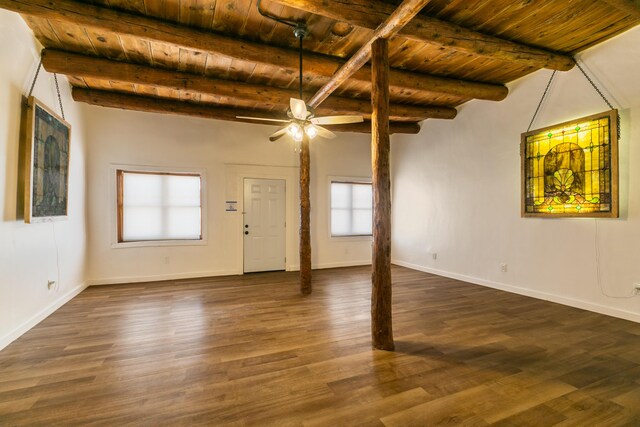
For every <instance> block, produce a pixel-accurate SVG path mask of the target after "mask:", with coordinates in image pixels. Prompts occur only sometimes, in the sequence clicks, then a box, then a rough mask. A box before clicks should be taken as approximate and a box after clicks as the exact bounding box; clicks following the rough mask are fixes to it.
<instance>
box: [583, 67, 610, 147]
mask: <svg viewBox="0 0 640 427" xmlns="http://www.w3.org/2000/svg"><path fill="white" fill-rule="evenodd" d="M576 65H577V66H578V69H579V70H580V71H581V72H582V75H583V76H584V77H585V78H586V79H587V80H588V81H589V83H590V84H591V86H592V87H593V88H594V89H595V91H596V92H598V95H600V98H602V99H603V100H604V102H606V103H607V105H608V106H609V108H611V109H612V110H615V108H614V107H613V105H612V104H611V102H609V100H608V99H607V97H606V96H604V94H603V93H602V91H601V90H600V88H599V87H598V86H597V85H596V84H595V83H594V81H593V80H591V77H589V75H588V74H587V72H586V71H584V68H582V67H581V66H580V63H579V62H578V60H576ZM617 117H618V120H617V123H616V127H617V133H618V140H620V128H621V125H620V114H618V115H617Z"/></svg>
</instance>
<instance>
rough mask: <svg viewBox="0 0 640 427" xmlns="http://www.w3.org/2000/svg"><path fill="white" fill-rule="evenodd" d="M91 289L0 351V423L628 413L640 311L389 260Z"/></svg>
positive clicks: (387, 420) (521, 422)
mask: <svg viewBox="0 0 640 427" xmlns="http://www.w3.org/2000/svg"><path fill="white" fill-rule="evenodd" d="M392 273H393V292H394V304H393V312H394V325H393V328H394V333H395V342H396V351H395V352H384V351H374V350H372V349H371V338H370V329H369V328H370V298H371V282H370V267H350V268H342V269H332V270H320V271H315V272H314V291H313V294H312V295H310V296H306V297H304V296H301V295H300V294H299V289H298V288H299V287H298V274H297V273H285V272H275V273H257V274H247V275H244V276H233V277H218V278H206V279H194V280H180V281H166V282H158V283H145V284H131V285H114V286H101V287H91V288H88V289H87V290H85V291H84V292H82V293H81V294H80V295H79V296H77V297H76V298H75V299H73V300H72V301H70V302H69V303H68V304H66V305H65V306H63V307H62V308H61V309H60V310H58V311H57V312H56V313H54V314H53V315H51V316H50V317H49V318H47V319H46V320H45V321H43V322H42V323H40V324H39V325H38V326H36V327H35V328H33V329H32V330H31V331H29V332H28V333H26V334H25V335H24V336H22V337H21V338H19V339H18V340H17V341H16V342H14V343H12V344H11V345H10V346H8V347H7V348H6V349H5V350H3V351H2V352H0V425H1V426H11V425H86V424H90V425H111V426H112V425H118V426H121V425H154V426H155V425H237V426H269V425H274V426H337V425H344V426H356V425H364V426H382V425H384V426H412V425H416V426H432V425H473V426H485V425H498V426H552V425H553V426H586V425H589V426H591V425H600V426H638V425H640V392H639V390H640V351H639V350H638V349H639V348H640V324H637V323H633V322H628V321H624V320H620V319H615V318H612V317H607V316H603V315H599V314H595V313H591V312H587V311H582V310H578V309H574V308H570V307H565V306H561V305H558V304H553V303H549V302H545V301H540V300H536V299H532V298H527V297H523V296H519V295H514V294H510V293H506V292H501V291H497V290H493V289H488V288H483V287H480V286H475V285H471V284H467V283H464V282H460V281H456V280H451V279H446V278H442V277H438V276H434V275H431V274H427V273H421V272H417V271H413V270H409V269H406V268H402V267H394V268H393V272H392Z"/></svg>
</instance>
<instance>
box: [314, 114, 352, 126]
mask: <svg viewBox="0 0 640 427" xmlns="http://www.w3.org/2000/svg"><path fill="white" fill-rule="evenodd" d="M363 121H364V119H363V118H362V116H325V117H314V118H312V119H311V123H313V124H315V125H341V124H346V123H361V122H363Z"/></svg>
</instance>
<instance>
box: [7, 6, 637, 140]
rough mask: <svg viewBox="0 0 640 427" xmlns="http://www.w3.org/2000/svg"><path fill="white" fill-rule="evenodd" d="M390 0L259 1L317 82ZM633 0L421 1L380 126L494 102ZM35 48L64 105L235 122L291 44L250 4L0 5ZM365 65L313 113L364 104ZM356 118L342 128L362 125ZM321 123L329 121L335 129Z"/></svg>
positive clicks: (257, 110) (280, 101)
mask: <svg viewBox="0 0 640 427" xmlns="http://www.w3.org/2000/svg"><path fill="white" fill-rule="evenodd" d="M398 3H399V1H394V0H352V1H347V0H262V3H261V8H262V10H263V11H264V12H266V13H268V14H271V15H274V16H276V17H279V18H282V19H286V20H289V21H295V22H305V23H306V24H307V25H308V28H309V32H310V34H309V36H307V37H306V38H305V39H304V51H305V60H304V79H303V80H304V89H305V93H306V95H305V96H306V97H307V99H308V98H309V97H310V96H311V95H313V93H314V92H315V91H316V90H317V89H319V88H320V87H321V86H322V85H323V84H324V83H325V82H327V81H328V79H329V78H330V77H331V75H333V73H334V72H335V71H336V70H337V69H338V68H339V67H340V65H341V64H342V63H344V61H345V60H346V59H348V58H349V57H350V56H351V55H352V54H353V53H354V52H356V51H357V50H358V48H359V47H360V46H361V45H362V44H363V43H365V42H366V41H367V40H368V39H369V38H370V37H371V34H372V33H373V30H374V29H375V28H376V27H377V26H378V25H379V24H380V23H382V22H383V21H384V20H385V19H386V17H388V16H389V14H390V13H391V12H393V10H394V9H395V6H396V5H397V4H398ZM638 3H639V2H638V1H637V0H519V1H508V0H432V1H431V2H429V3H428V4H427V6H426V7H425V8H424V9H423V10H422V12H421V13H420V14H419V15H418V16H417V17H416V18H414V19H413V21H412V22H410V23H409V25H407V26H406V27H405V28H404V29H403V30H402V31H401V32H400V34H398V35H397V36H395V37H393V38H392V39H391V41H390V45H389V54H390V64H391V67H392V73H391V79H390V80H391V87H390V93H391V103H392V104H391V109H390V116H391V120H392V123H391V129H392V131H394V132H417V131H418V130H419V126H418V124H417V122H419V121H421V120H423V119H426V118H441V119H452V118H454V117H455V114H456V111H455V107H456V106H458V105H460V104H462V103H464V102H467V101H469V100H470V99H474V98H477V99H484V100H487V101H489V102H490V101H494V102H495V101H499V100H501V99H503V98H504V97H505V96H506V95H507V89H506V87H505V86H504V84H505V83H507V82H510V81H512V80H514V79H517V78H520V77H522V76H524V75H526V74H529V73H531V72H533V71H536V70H538V69H541V68H549V69H557V70H561V71H566V70H568V69H570V68H572V66H573V60H572V56H573V55H574V54H575V53H576V52H579V51H581V50H583V49H586V48H588V47H591V46H593V45H595V44H598V43H600V42H602V41H604V40H606V39H608V38H610V37H613V36H615V35H616V34H619V33H621V32H623V31H625V30H627V29H629V28H631V27H633V26H635V25H637V24H638V23H640V6H638ZM0 7H2V8H6V9H9V10H13V11H16V12H20V13H22V16H23V17H24V19H25V20H26V22H27V23H28V24H29V26H30V27H31V28H32V30H33V31H34V33H35V35H36V37H37V38H38V40H39V41H40V42H41V43H42V44H43V45H44V47H45V51H44V53H43V58H44V59H43V64H44V66H45V68H46V69H47V70H48V71H50V72H57V73H60V74H66V75H67V76H68V77H69V81H70V82H71V84H72V86H73V96H74V98H75V99H76V100H78V101H82V102H89V103H92V104H97V105H104V106H111V107H118V108H129V109H137V110H146V111H158V112H171V113H178V114H188V115H196V116H201V117H212V118H221V119H226V120H235V116H236V115H261V116H265V115H266V116H267V117H277V118H282V117H284V113H285V112H286V110H287V103H288V99H289V98H290V97H292V96H293V97H297V86H298V53H297V43H298V40H297V39H296V38H295V37H294V35H293V32H292V28H291V27H289V26H287V25H285V24H282V23H278V22H275V21H274V20H272V19H269V18H266V17H264V16H262V15H261V14H260V13H259V11H258V8H257V0H217V1H216V0H91V1H79V0H0ZM370 75H371V74H370V71H369V69H368V68H367V67H365V68H363V69H361V70H360V71H358V72H357V73H356V74H354V75H353V76H352V77H351V78H350V79H349V80H348V81H347V82H346V83H345V84H343V85H342V86H341V87H340V88H339V89H338V90H337V91H336V92H334V94H333V95H332V96H331V97H329V98H328V99H327V100H326V101H325V102H323V103H322V105H320V106H319V107H318V108H317V109H316V110H317V112H318V114H322V115H326V114H342V113H364V114H365V117H368V114H370V112H371V106H370V100H369V97H370V88H371V84H370ZM368 126H369V125H368V124H367V123H365V124H363V125H347V126H344V127H343V128H342V129H345V130H353V131H367V129H368ZM334 130H338V128H335V129H334Z"/></svg>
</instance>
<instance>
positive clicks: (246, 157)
mask: <svg viewBox="0 0 640 427" xmlns="http://www.w3.org/2000/svg"><path fill="white" fill-rule="evenodd" d="M85 116H86V126H87V129H88V135H89V137H88V140H89V146H90V149H89V156H88V168H87V170H88V196H87V197H88V215H89V233H88V235H89V241H88V245H89V257H90V262H89V271H88V279H89V283H91V284H103V283H122V282H130V281H147V280H156V279H165V278H167V279H168V278H180V277H196V276H211V275H225V274H240V273H241V272H242V232H243V229H242V217H241V213H240V212H241V210H242V209H241V208H242V206H241V205H240V206H239V212H238V213H229V212H225V204H224V202H225V200H237V201H239V202H241V201H242V186H241V182H242V177H254V178H263V177H264V178H282V179H287V194H288V197H287V241H286V245H287V269H289V270H295V269H297V268H298V266H299V257H298V226H299V207H298V206H299V204H298V200H299V199H298V192H299V188H298V173H299V172H298V164H299V161H298V154H296V153H294V152H293V147H292V145H291V142H290V141H289V139H288V137H285V138H282V139H281V140H280V141H278V142H276V143H274V144H271V143H269V141H268V136H269V134H270V133H272V132H273V131H274V130H275V129H276V128H274V127H272V126H262V125H248V124H242V123H233V122H222V121H216V120H203V119H196V118H189V117H181V116H167V115H159V114H152V113H141V112H131V111H122V110H114V109H106V108H101V107H94V106H86V107H85ZM369 144H370V137H369V136H368V135H359V134H351V133H344V134H340V135H339V136H338V138H336V139H335V140H331V141H327V140H320V139H316V140H314V141H312V145H311V159H312V162H311V210H312V218H311V220H312V223H311V227H312V236H311V240H312V247H313V250H312V262H313V265H314V267H315V268H322V267H331V266H339V265H353V264H362V263H369V262H370V260H371V246H370V240H362V239H351V240H348V239H347V240H345V239H330V238H329V236H328V235H329V231H328V225H329V221H328V215H329V211H328V208H327V205H326V203H327V195H328V191H329V190H328V177H329V176H331V175H348V176H364V177H370V176H371V161H370V152H369ZM113 165H143V166H160V167H167V168H170V169H176V168H178V169H180V170H188V169H197V170H204V171H205V174H206V185H207V190H206V203H207V209H206V211H207V224H206V225H207V234H208V236H207V244H206V245H194V246H157V247H135V248H132V247H128V248H122V247H112V243H113V242H114V239H115V217H114V212H115V200H114V199H115V191H114V189H115V180H114V177H113V172H112V169H113ZM167 257H168V263H167V262H166V261H167Z"/></svg>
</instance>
